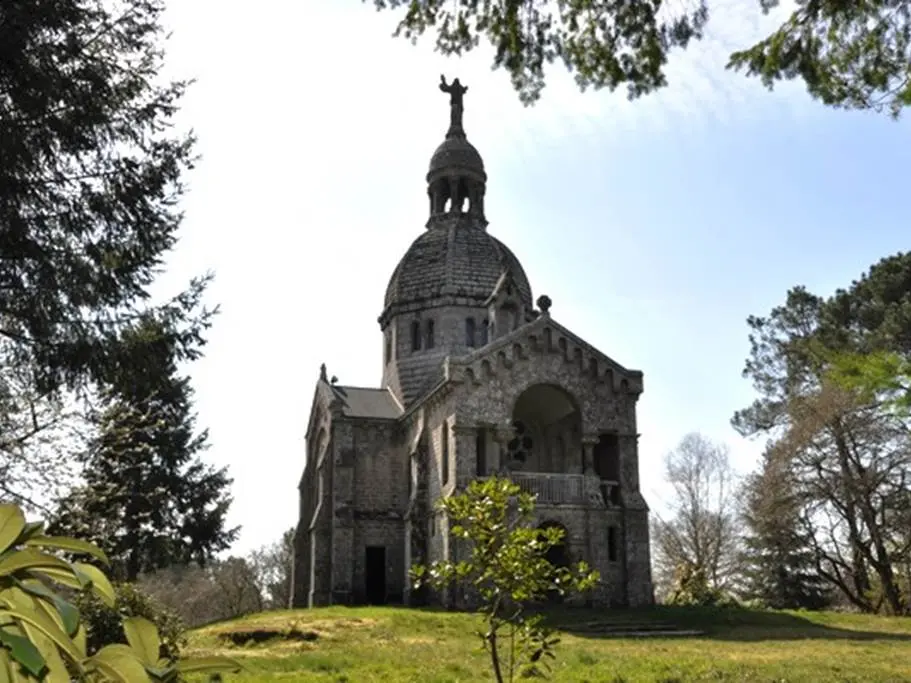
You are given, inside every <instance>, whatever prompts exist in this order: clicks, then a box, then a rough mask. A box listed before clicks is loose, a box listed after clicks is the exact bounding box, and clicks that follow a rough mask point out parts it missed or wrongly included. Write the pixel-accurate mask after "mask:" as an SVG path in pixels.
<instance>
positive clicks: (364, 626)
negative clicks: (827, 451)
mask: <svg viewBox="0 0 911 683" xmlns="http://www.w3.org/2000/svg"><path fill="white" fill-rule="evenodd" d="M594 620H597V621H599V622H600V621H612V622H617V623H638V624H642V623H647V622H672V623H674V624H675V625H677V626H679V627H681V628H690V629H695V630H702V631H705V635H703V636H699V637H675V638H654V637H652V638H614V637H612V638H607V637H604V636H603V635H597V634H593V635H572V634H565V635H564V638H563V641H562V642H561V643H560V645H558V649H557V662H556V665H555V668H554V672H553V676H552V680H555V681H558V682H560V683H564V682H566V683H572V682H575V683H582V682H588V683H599V682H604V683H619V682H620V681H627V682H630V683H631V682H633V681H648V682H650V683H654V682H663V683H671V682H674V683H676V682H683V681H763V682H764V683H785V682H787V683H797V682H809V681H813V682H814V683H830V682H831V683H836V682H844V683H846V682H848V681H896V682H898V681H911V619H907V618H906V619H899V618H886V617H869V616H859V615H843V614H834V613H810V612H755V611H746V610H719V611H712V610H685V609H669V608H656V609H653V610H647V611H635V612H630V611H626V612H598V613H594V612H591V611H585V610H582V611H576V612H567V613H565V614H564V615H563V616H562V617H560V623H563V624H565V625H567V626H569V625H570V624H571V623H572V622H586V621H587V622H591V621H594ZM477 623H478V622H477V617H475V616H474V615H470V614H456V613H446V612H436V611H429V610H427V611H424V610H407V609H402V608H340V607H333V608H327V609H316V610H301V611H284V612H271V613H266V614H260V615H256V616H253V617H248V618H245V619H240V620H236V621H230V622H222V623H219V624H213V625H211V626H207V627H205V628H202V629H199V630H197V631H195V632H194V633H193V634H192V637H191V645H190V649H191V650H192V653H191V652H188V653H187V654H194V655H202V654H216V653H218V654H227V655H230V656H233V657H235V658H237V659H238V660H240V661H242V662H244V663H245V665H246V666H247V667H248V669H249V671H248V672H246V673H243V674H240V675H237V676H230V677H229V678H230V680H231V681H235V680H236V681H238V682H247V683H251V682H253V681H275V680H283V681H289V682H291V681H323V682H326V683H328V682H330V681H331V682H333V683H342V682H346V683H372V682H374V681H388V682H390V683H403V682H405V681H408V682H411V681H418V682H420V683H456V682H461V681H465V682H467V681H489V680H492V679H491V678H490V675H489V674H488V670H489V669H488V660H487V655H486V654H485V653H484V652H483V650H482V649H481V648H480V640H479V639H478V637H477V636H476V635H474V632H475V631H474V629H475V626H476V624H477ZM292 628H294V629H296V630H297V631H298V632H300V633H305V634H307V636H306V637H308V638H312V640H301V639H298V640H293V641H291V640H288V639H286V638H280V637H276V638H273V639H271V640H266V641H265V642H261V643H260V644H252V643H247V644H246V645H243V646H235V645H233V644H232V643H231V642H230V641H228V640H227V639H226V638H228V637H230V634H231V633H236V632H238V631H261V632H262V631H265V632H268V631H276V632H287V631H288V630H290V629H292Z"/></svg>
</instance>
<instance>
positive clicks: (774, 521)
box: [741, 447, 828, 609]
mask: <svg viewBox="0 0 911 683" xmlns="http://www.w3.org/2000/svg"><path fill="white" fill-rule="evenodd" d="M743 494H744V495H743V498H744V513H743V516H744V523H745V524H744V526H745V534H744V540H743V546H744V548H743V550H744V553H743V559H742V562H741V565H742V571H743V574H744V584H745V585H744V594H745V596H746V597H748V598H751V599H758V600H761V601H762V602H763V603H765V604H766V605H768V606H769V607H772V608H774V609H796V608H801V607H803V608H807V609H819V608H821V607H824V606H825V605H826V604H827V603H828V595H827V593H828V591H827V588H826V585H825V584H824V582H823V580H822V578H821V577H820V576H819V573H818V572H817V571H816V562H815V559H814V556H813V552H812V544H811V541H810V539H809V538H808V537H807V535H806V532H805V530H804V528H803V526H802V524H801V517H800V515H801V509H802V508H801V501H800V499H799V498H798V495H799V494H798V490H797V487H796V486H795V483H794V481H793V480H792V476H791V473H790V471H789V469H788V463H787V461H786V459H785V458H782V457H781V455H780V454H779V453H778V452H777V451H776V450H775V448H773V447H770V448H767V449H766V451H765V453H763V456H762V460H761V462H760V466H759V469H758V470H757V471H756V472H754V473H753V474H752V475H750V476H749V477H748V478H747V480H746V482H745V486H744V488H743Z"/></svg>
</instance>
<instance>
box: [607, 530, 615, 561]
mask: <svg viewBox="0 0 911 683" xmlns="http://www.w3.org/2000/svg"><path fill="white" fill-rule="evenodd" d="M607 561H608V562H616V561H617V527H615V526H609V527H607Z"/></svg>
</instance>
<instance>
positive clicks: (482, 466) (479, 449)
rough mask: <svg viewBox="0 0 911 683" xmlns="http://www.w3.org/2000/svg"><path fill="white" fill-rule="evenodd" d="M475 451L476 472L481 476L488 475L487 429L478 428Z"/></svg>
mask: <svg viewBox="0 0 911 683" xmlns="http://www.w3.org/2000/svg"><path fill="white" fill-rule="evenodd" d="M475 451H476V453H477V468H476V474H477V475H478V476H479V477H485V476H487V431H486V430H484V429H478V433H477V435H476V436H475Z"/></svg>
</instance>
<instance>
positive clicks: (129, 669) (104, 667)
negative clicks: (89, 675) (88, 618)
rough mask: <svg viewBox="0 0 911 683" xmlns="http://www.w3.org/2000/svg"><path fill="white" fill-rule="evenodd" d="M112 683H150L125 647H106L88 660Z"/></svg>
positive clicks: (133, 655)
mask: <svg viewBox="0 0 911 683" xmlns="http://www.w3.org/2000/svg"><path fill="white" fill-rule="evenodd" d="M88 664H89V666H94V667H97V668H98V670H99V671H101V672H102V673H103V674H105V675H106V676H107V677H108V678H109V679H110V680H112V681H119V682H120V683H151V679H150V678H149V674H148V673H146V670H145V667H144V666H143V665H142V663H141V662H140V661H139V659H138V658H137V657H136V654H135V653H134V652H132V651H131V650H130V649H129V648H128V647H126V646H125V645H119V646H118V645H106V646H105V647H103V648H101V649H100V650H99V651H98V652H97V653H96V654H95V655H94V656H93V657H91V658H90V659H89V660H88Z"/></svg>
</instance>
